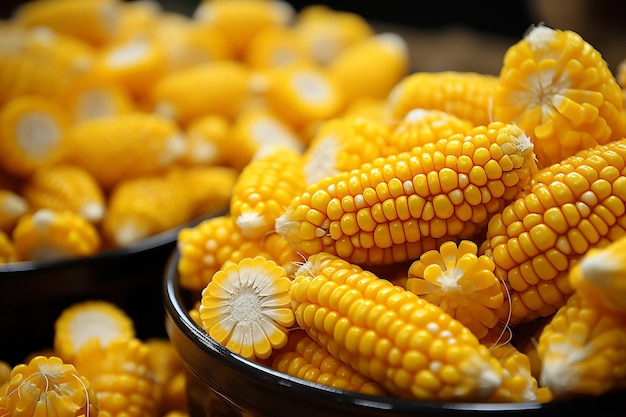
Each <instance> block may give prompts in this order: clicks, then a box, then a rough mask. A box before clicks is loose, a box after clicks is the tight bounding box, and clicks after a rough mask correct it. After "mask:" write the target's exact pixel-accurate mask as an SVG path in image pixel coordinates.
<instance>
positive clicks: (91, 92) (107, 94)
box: [64, 81, 138, 123]
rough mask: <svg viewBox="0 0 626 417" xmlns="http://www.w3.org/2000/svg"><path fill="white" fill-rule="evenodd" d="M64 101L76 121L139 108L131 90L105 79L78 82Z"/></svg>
mask: <svg viewBox="0 0 626 417" xmlns="http://www.w3.org/2000/svg"><path fill="white" fill-rule="evenodd" d="M64 103H65V105H66V107H67V109H68V112H69V114H70V116H71V118H72V121H73V122H74V123H80V122H82V121H84V120H89V119H96V118H99V117H112V116H116V115H119V114H129V113H132V112H135V111H137V110H138V107H137V104H136V103H135V100H134V98H133V97H132V95H131V94H130V91H128V90H126V89H125V88H123V87H122V86H120V85H118V84H114V83H109V82H105V81H93V82H89V81H85V82H83V83H81V82H77V83H76V84H75V85H74V88H72V89H70V93H69V94H68V97H67V98H66V100H65V101H64Z"/></svg>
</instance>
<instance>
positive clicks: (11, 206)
mask: <svg viewBox="0 0 626 417" xmlns="http://www.w3.org/2000/svg"><path fill="white" fill-rule="evenodd" d="M29 208H30V207H29V205H28V201H27V200H26V199H25V198H24V197H22V196H21V195H19V194H17V193H15V192H13V191H11V190H6V189H2V188H0V231H3V232H5V233H10V232H11V231H12V230H13V227H15V225H16V223H17V221H18V219H19V218H20V217H21V216H22V215H24V214H26V213H27V212H28V210H29Z"/></svg>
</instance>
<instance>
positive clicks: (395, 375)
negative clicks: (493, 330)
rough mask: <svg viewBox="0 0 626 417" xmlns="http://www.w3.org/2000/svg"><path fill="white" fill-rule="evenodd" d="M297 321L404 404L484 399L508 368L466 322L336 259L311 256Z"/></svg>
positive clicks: (296, 285) (299, 291) (299, 285)
mask: <svg viewBox="0 0 626 417" xmlns="http://www.w3.org/2000/svg"><path fill="white" fill-rule="evenodd" d="M291 299H292V309H293V311H294V312H295V315H296V320H297V323H298V324H299V325H300V326H301V327H302V328H303V329H304V330H305V331H306V332H307V334H308V335H309V336H311V338H312V339H314V340H315V341H316V342H317V343H319V344H320V345H321V346H322V347H324V348H326V349H327V350H328V351H329V352H330V353H331V354H332V355H333V356H335V357H336V358H338V359H340V360H342V361H344V362H345V363H347V364H349V365H350V366H352V367H353V368H354V369H355V370H357V371H358V372H360V373H362V374H363V375H365V376H367V377H369V378H372V379H373V380H375V381H377V382H379V383H380V384H381V385H382V386H383V387H384V388H385V389H386V390H388V391H389V392H390V393H392V394H394V395H398V396H400V397H403V398H416V399H421V400H444V401H480V400H484V399H486V398H488V397H489V396H490V395H492V394H493V393H494V392H495V390H496V389H497V388H498V387H499V386H500V383H501V381H502V369H501V367H500V364H499V363H498V360H497V359H495V358H494V357H491V356H490V354H489V351H488V349H487V347H485V346H483V345H481V344H480V343H479V342H478V339H477V338H476V337H475V336H474V335H473V334H472V333H471V332H470V331H469V329H467V328H466V327H464V326H463V325H462V324H461V323H460V322H458V321H456V320H454V319H453V318H451V317H450V316H449V315H447V314H446V313H444V312H443V311H442V310H441V309H440V308H439V307H437V306H435V305H434V304H430V303H428V302H427V301H425V300H423V299H421V298H419V297H418V296H417V295H415V294H413V293H412V292H410V291H406V290H404V289H403V288H401V287H396V286H394V285H393V284H391V283H390V282H389V281H386V280H384V279H381V278H378V277H377V276H376V275H374V274H372V273H370V272H367V271H364V270H362V269H361V268H360V267H358V266H357V265H354V264H350V263H349V262H347V261H345V260H343V259H341V258H338V257H336V256H334V255H331V254H328V253H324V252H320V253H318V254H315V255H312V256H311V257H309V259H308V261H307V262H306V263H305V264H304V265H302V267H301V268H300V269H299V271H298V273H297V274H296V277H295V278H294V280H293V284H292V286H291Z"/></svg>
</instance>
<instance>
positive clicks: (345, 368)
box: [271, 329, 386, 395]
mask: <svg viewBox="0 0 626 417" xmlns="http://www.w3.org/2000/svg"><path fill="white" fill-rule="evenodd" d="M271 367H272V369H276V370H277V371H279V372H282V373H285V374H287V375H291V376H295V377H296V378H300V379H303V380H305V381H309V382H317V383H318V384H322V385H326V386H328V387H332V388H339V389H343V390H347V391H353V392H360V393H363V394H369V395H385V394H386V391H385V389H384V388H383V387H382V386H381V385H380V384H379V383H378V382H376V381H373V380H372V379H370V378H368V377H366V376H364V375H362V374H360V373H359V372H357V371H356V370H354V369H353V368H352V367H351V366H350V365H347V364H345V363H343V362H342V361H340V360H339V359H337V358H335V357H334V356H332V355H331V354H330V353H329V352H328V351H327V350H326V349H325V348H323V347H322V346H320V345H319V343H317V342H316V341H315V340H313V339H312V338H311V337H310V336H309V335H307V334H306V332H305V331H304V330H301V329H294V330H291V331H290V332H289V341H288V342H287V345H286V346H285V347H284V348H282V349H281V350H279V351H277V352H276V353H275V354H274V355H273V357H272V363H271Z"/></svg>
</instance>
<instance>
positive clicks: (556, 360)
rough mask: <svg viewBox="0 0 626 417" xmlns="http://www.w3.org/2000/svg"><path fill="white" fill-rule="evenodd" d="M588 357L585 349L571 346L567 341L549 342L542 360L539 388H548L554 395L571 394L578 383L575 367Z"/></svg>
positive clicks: (587, 351)
mask: <svg viewBox="0 0 626 417" xmlns="http://www.w3.org/2000/svg"><path fill="white" fill-rule="evenodd" d="M588 357H589V349H588V348H587V347H581V346H573V345H572V344H571V343H569V342H568V341H563V342H560V343H557V342H551V343H550V347H549V349H548V351H547V352H546V353H545V354H544V357H543V358H542V365H541V375H540V378H539V382H540V383H541V386H544V387H548V388H550V390H551V391H552V392H553V393H554V394H555V395H561V394H567V393H569V392H571V390H572V388H574V387H576V386H577V385H578V384H579V383H580V375H578V373H577V366H576V365H577V364H578V363H580V362H582V361H584V360H585V359H587V358H588Z"/></svg>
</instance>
